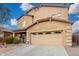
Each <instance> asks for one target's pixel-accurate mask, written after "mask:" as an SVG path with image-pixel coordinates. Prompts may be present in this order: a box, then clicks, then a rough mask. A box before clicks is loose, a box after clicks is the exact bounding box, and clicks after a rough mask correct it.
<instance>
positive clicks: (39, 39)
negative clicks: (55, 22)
mask: <svg viewBox="0 0 79 59" xmlns="http://www.w3.org/2000/svg"><path fill="white" fill-rule="evenodd" d="M31 43H32V44H36V45H62V34H42V35H38V34H37V35H33V34H31Z"/></svg>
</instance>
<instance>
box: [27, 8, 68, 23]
mask: <svg viewBox="0 0 79 59" xmlns="http://www.w3.org/2000/svg"><path fill="white" fill-rule="evenodd" d="M28 14H30V15H34V22H35V21H36V20H39V19H44V18H47V17H51V16H55V17H56V18H58V19H65V20H66V19H67V14H68V8H64V7H39V8H38V9H37V8H36V9H33V10H32V11H30V12H29V13H28ZM55 14H61V16H58V17H57V16H56V15H55Z"/></svg>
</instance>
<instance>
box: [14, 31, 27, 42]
mask: <svg viewBox="0 0 79 59" xmlns="http://www.w3.org/2000/svg"><path fill="white" fill-rule="evenodd" d="M14 36H15V37H16V40H18V41H19V43H26V31H24V30H16V31H14Z"/></svg>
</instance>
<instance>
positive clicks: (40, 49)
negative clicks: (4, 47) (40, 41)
mask: <svg viewBox="0 0 79 59" xmlns="http://www.w3.org/2000/svg"><path fill="white" fill-rule="evenodd" d="M1 56H68V54H67V52H66V50H65V48H64V47H62V46H41V45H28V46H27V45H25V46H23V47H21V48H18V49H15V50H12V51H9V52H7V53H3V54H1Z"/></svg>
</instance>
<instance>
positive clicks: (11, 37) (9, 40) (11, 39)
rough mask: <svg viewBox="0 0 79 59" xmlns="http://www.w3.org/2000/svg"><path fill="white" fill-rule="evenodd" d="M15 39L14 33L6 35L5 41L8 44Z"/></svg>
mask: <svg viewBox="0 0 79 59" xmlns="http://www.w3.org/2000/svg"><path fill="white" fill-rule="evenodd" d="M14 39H15V37H13V36H12V35H11V36H7V37H5V43H6V44H12V43H13V41H14Z"/></svg>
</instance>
